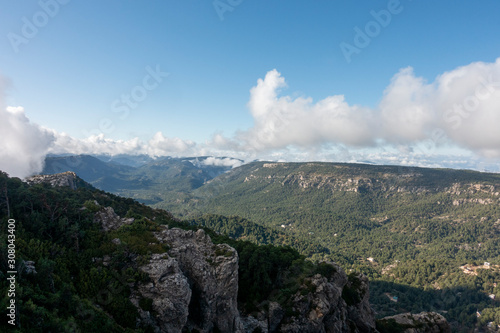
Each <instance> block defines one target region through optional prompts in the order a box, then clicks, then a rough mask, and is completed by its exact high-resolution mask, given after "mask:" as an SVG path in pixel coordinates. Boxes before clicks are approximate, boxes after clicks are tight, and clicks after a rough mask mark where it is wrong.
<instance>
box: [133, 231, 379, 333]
mask: <svg viewBox="0 0 500 333" xmlns="http://www.w3.org/2000/svg"><path fill="white" fill-rule="evenodd" d="M155 236H156V238H157V239H158V240H159V241H160V242H161V243H165V244H167V245H168V246H169V247H170V250H169V251H168V253H164V254H154V255H152V258H151V259H150V261H149V263H148V264H147V265H144V266H141V267H140V269H141V270H142V271H143V272H146V273H147V274H148V275H149V277H150V278H151V282H149V283H147V284H142V285H139V287H138V291H137V292H136V293H135V294H134V295H132V297H131V300H132V302H133V303H134V304H136V306H138V309H139V313H140V315H141V321H142V322H143V323H144V324H149V325H151V326H152V327H154V329H155V331H156V332H172V333H173V332H181V331H183V330H186V329H187V330H198V331H199V332H206V333H208V332H213V331H218V332H225V333H226V332H227V333H230V332H231V333H233V332H241V333H243V332H254V330H258V331H261V332H265V333H275V332H283V333H317V332H323V333H334V332H335V333H338V332H352V333H361V332H363V333H364V332H377V331H376V329H375V317H374V313H373V310H372V309H371V307H370V305H369V303H368V296H369V291H368V279H367V278H366V277H365V276H363V275H356V276H350V277H349V278H348V277H347V275H346V274H345V272H344V271H343V270H342V269H341V268H340V267H339V266H338V265H336V264H333V263H328V264H330V265H332V267H333V268H334V269H333V273H332V274H330V275H329V276H328V277H325V276H322V275H320V274H316V275H314V276H312V277H310V278H307V279H305V280H304V283H303V285H302V286H301V287H300V290H299V291H298V292H297V293H296V294H295V295H293V296H292V297H291V299H290V300H289V302H288V303H287V304H285V305H280V304H278V303H276V302H272V301H270V302H268V303H267V305H268V306H267V307H264V308H261V311H260V312H258V313H257V314H255V313H254V314H253V315H252V316H250V315H249V316H246V317H242V316H240V313H239V311H238V308H237V295H238V254H237V252H236V251H235V250H234V249H233V248H232V247H230V246H228V245H226V244H218V245H214V244H213V243H212V241H211V239H210V237H209V236H208V235H206V234H205V232H204V231H203V230H201V229H200V230H198V231H196V232H194V231H185V230H181V229H177V228H173V229H169V228H168V227H165V226H162V230H161V231H159V232H156V233H155ZM141 297H143V298H148V299H152V300H153V303H152V307H153V311H152V312H151V313H150V312H148V311H145V310H143V309H140V307H139V305H138V304H139V299H140V298H141ZM285 307H286V310H285ZM153 313H154V315H153Z"/></svg>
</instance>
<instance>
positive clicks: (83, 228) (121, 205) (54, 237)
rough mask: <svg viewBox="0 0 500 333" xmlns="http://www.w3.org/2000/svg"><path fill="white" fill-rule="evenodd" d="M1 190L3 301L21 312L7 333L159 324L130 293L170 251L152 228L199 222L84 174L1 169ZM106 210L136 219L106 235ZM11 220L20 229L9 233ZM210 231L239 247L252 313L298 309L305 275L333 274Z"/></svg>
mask: <svg viewBox="0 0 500 333" xmlns="http://www.w3.org/2000/svg"><path fill="white" fill-rule="evenodd" d="M0 193H1V197H0V247H1V248H2V255H1V256H0V290H2V295H1V297H0V308H1V309H2V310H1V314H2V317H3V318H7V314H8V313H9V309H8V306H9V304H10V300H11V299H15V305H16V314H17V317H16V318H15V324H16V326H15V328H14V329H12V328H13V327H12V326H11V325H10V324H9V323H8V322H7V320H2V321H1V323H0V327H2V329H1V330H2V331H3V330H6V329H7V327H8V328H9V329H10V330H9V331H12V332H30V333H31V332H103V331H106V332H152V331H153V330H152V328H151V327H150V326H147V325H142V326H139V327H138V326H137V325H138V321H137V318H138V308H137V306H135V305H134V304H132V302H131V300H130V295H131V293H132V292H133V291H134V290H135V289H136V288H137V286H138V284H139V283H144V282H146V281H147V280H148V278H149V277H148V275H147V274H145V273H144V272H143V271H141V270H139V269H138V267H139V266H140V265H142V264H144V263H147V262H148V260H149V258H150V257H151V255H152V254H154V253H164V252H166V251H168V249H169V248H168V245H167V244H162V243H161V242H159V241H158V239H156V238H155V237H154V236H153V232H155V231H158V230H159V227H160V226H161V225H168V226H169V227H170V228H174V227H177V228H181V229H185V230H197V229H198V228H200V227H198V226H195V225H193V224H190V223H187V222H182V221H179V220H177V219H175V218H173V216H172V215H171V214H170V213H168V212H166V211H164V210H160V209H154V208H151V207H148V206H145V205H144V204H140V203H138V202H136V201H134V200H132V199H126V198H121V197H118V196H116V195H113V194H110V193H106V192H103V191H101V190H97V189H95V188H93V187H92V186H90V185H88V184H87V183H85V182H83V181H82V180H81V179H78V181H77V188H76V189H71V188H70V187H52V186H51V185H49V184H46V183H40V184H35V185H28V184H27V183H25V182H23V181H21V180H20V179H18V178H10V177H8V175H7V174H5V173H3V172H1V173H0ZM103 207H112V208H113V210H114V211H115V212H116V213H117V214H118V215H120V216H123V217H125V218H129V219H131V218H133V219H134V221H133V223H131V224H125V225H122V226H121V227H119V228H118V229H116V230H111V231H108V232H105V231H103V229H102V227H101V225H99V224H98V223H95V221H94V216H95V214H96V213H97V212H99V211H100V210H102V209H103ZM9 220H10V221H11V222H10V223H9ZM12 220H15V228H14V231H13V232H9V230H12V228H9V227H8V225H9V224H12ZM204 230H205V232H206V233H207V234H208V235H209V236H210V237H211V238H212V241H213V242H214V243H215V244H220V243H226V244H229V245H231V246H233V247H234V248H235V249H236V250H237V251H238V254H239V269H238V274H239V279H238V284H239V292H238V302H239V304H240V309H241V311H245V312H248V313H251V312H252V311H255V309H256V307H257V306H258V304H261V303H262V302H263V301H265V300H267V301H269V300H274V301H277V302H279V304H281V305H282V306H283V307H284V309H285V310H286V311H291V309H289V308H287V306H288V304H289V302H290V297H291V296H292V295H293V294H294V293H296V292H297V291H298V290H299V287H300V286H301V283H303V281H304V279H305V278H306V277H310V276H313V275H315V274H322V275H324V276H329V275H330V274H332V271H331V269H332V266H330V265H325V264H313V263H312V262H311V261H308V260H306V259H305V256H303V255H301V254H299V253H298V251H297V250H295V249H293V248H291V247H289V246H274V245H271V244H268V245H257V244H254V243H253V242H250V241H242V240H235V239H232V238H230V237H228V236H227V235H224V234H221V233H216V232H214V231H212V230H211V229H209V228H204ZM252 230H254V229H252ZM255 230H258V229H255ZM250 234H252V232H249V235H250ZM8 235H14V237H8ZM116 239H119V240H120V241H119V242H117V241H116ZM270 239H271V238H270ZM9 240H12V241H9ZM252 240H253V241H255V240H256V239H252ZM255 242H256V241H255ZM10 243H14V244H15V270H16V271H17V272H18V273H17V274H16V282H15V287H14V289H15V295H9V293H7V292H6V291H7V290H9V288H10V286H9V285H10V282H9V280H7V272H8V271H9V270H12V269H13V268H12V266H9V265H10V264H11V263H12V262H9V260H11V259H10V258H9V257H8V256H7V252H6V251H4V249H8V248H9V247H8V244H10ZM261 243H266V241H262V242H261ZM151 304H152V300H151V299H147V298H141V299H140V300H139V306H140V308H141V309H142V310H145V311H146V310H148V311H150V310H151Z"/></svg>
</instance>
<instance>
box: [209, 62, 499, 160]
mask: <svg viewBox="0 0 500 333" xmlns="http://www.w3.org/2000/svg"><path fill="white" fill-rule="evenodd" d="M286 86H287V85H286V82H285V79H284V78H283V77H282V76H281V74H280V73H279V72H278V71H276V70H272V71H269V72H268V73H267V74H266V76H265V78H264V79H259V80H258V81H257V85H256V86H255V87H253V88H252V89H251V90H250V100H249V102H248V108H249V111H250V113H251V115H252V116H253V118H254V125H253V127H251V128H250V129H248V130H246V131H242V132H239V133H238V135H237V136H236V137H235V138H224V137H221V136H220V135H218V137H217V138H216V141H217V142H218V143H223V145H222V146H225V147H226V148H230V147H237V146H238V147H240V149H242V150H245V151H249V152H258V153H263V152H268V151H274V150H279V149H284V148H286V147H291V146H292V147H296V148H303V149H321V147H322V145H325V144H326V145H331V144H334V145H344V146H346V147H349V148H350V149H352V148H355V149H356V148H359V147H373V146H379V147H382V146H385V145H393V146H400V147H401V146H406V148H405V149H410V150H411V149H412V147H413V146H414V147H417V148H418V147H419V146H422V145H424V146H425V147H426V151H427V152H432V150H435V149H436V147H441V146H443V145H448V146H457V147H462V148H465V149H468V150H470V151H472V152H474V153H476V154H478V155H482V156H486V157H500V130H499V125H500V58H499V59H497V61H496V62H494V63H484V62H476V63H472V64H469V65H467V66H463V67H459V68H456V69H454V70H452V71H450V72H446V73H444V74H442V75H440V76H438V77H437V78H436V80H435V81H434V82H431V83H427V81H426V80H425V79H424V78H422V77H417V76H416V75H415V74H414V72H413V69H412V68H411V67H408V68H404V69H402V70H400V71H399V73H397V74H396V75H394V77H393V78H392V80H391V83H390V84H389V85H388V87H387V88H386V89H385V91H384V95H383V96H382V100H381V102H380V104H379V105H378V107H376V108H373V109H369V108H365V107H361V106H358V105H350V104H348V103H347V102H346V101H345V99H344V97H343V96H342V95H333V96H329V97H326V98H324V99H323V100H320V101H318V102H313V100H312V98H308V97H307V98H306V97H299V98H295V99H294V98H292V97H290V96H288V95H280V91H281V90H282V89H284V88H285V87H286ZM214 141H215V140H214Z"/></svg>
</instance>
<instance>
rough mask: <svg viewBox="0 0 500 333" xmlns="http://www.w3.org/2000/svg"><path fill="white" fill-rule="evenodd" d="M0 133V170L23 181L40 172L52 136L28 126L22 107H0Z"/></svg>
mask: <svg viewBox="0 0 500 333" xmlns="http://www.w3.org/2000/svg"><path fill="white" fill-rule="evenodd" d="M0 133H1V137H2V138H1V140H0V170H2V171H5V172H7V173H8V174H9V175H10V176H13V177H20V178H24V177H26V176H30V175H32V174H35V173H37V172H40V171H41V170H42V169H43V163H44V158H45V155H46V154H47V152H48V151H49V148H50V147H51V146H52V144H53V142H54V136H53V134H52V133H51V132H49V131H47V130H45V129H43V128H41V127H40V126H38V125H37V124H33V123H31V122H30V121H29V119H28V118H27V117H26V115H25V113H24V109H23V108H22V107H7V108H4V107H0Z"/></svg>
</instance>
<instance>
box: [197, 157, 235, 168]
mask: <svg viewBox="0 0 500 333" xmlns="http://www.w3.org/2000/svg"><path fill="white" fill-rule="evenodd" d="M201 164H203V165H213V166H225V167H231V168H236V167H239V166H241V165H242V164H243V162H242V161H241V160H238V159H235V158H230V157H226V158H219V157H208V158H206V159H204V160H202V161H201Z"/></svg>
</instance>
